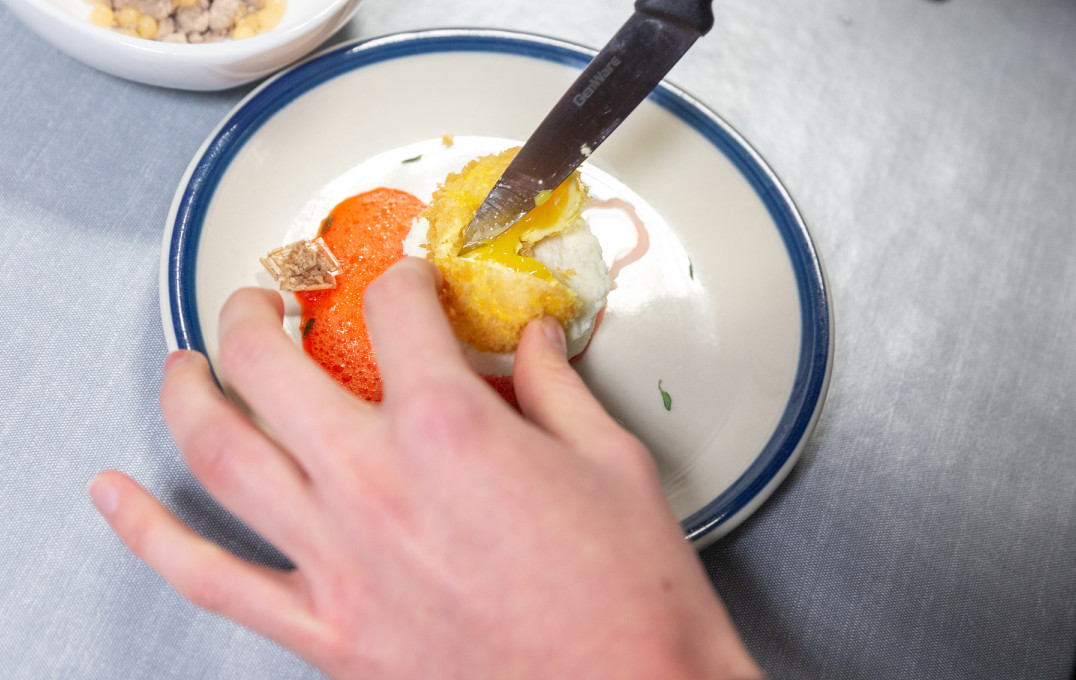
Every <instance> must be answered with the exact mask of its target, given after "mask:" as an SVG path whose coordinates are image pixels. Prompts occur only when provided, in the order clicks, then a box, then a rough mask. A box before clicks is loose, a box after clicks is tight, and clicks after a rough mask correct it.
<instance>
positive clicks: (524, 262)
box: [467, 175, 584, 282]
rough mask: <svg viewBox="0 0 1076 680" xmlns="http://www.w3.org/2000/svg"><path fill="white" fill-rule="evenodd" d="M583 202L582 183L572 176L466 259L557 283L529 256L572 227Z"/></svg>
mask: <svg viewBox="0 0 1076 680" xmlns="http://www.w3.org/2000/svg"><path fill="white" fill-rule="evenodd" d="M543 199H544V200H543ZM583 200H584V196H583V192H582V189H581V188H580V186H579V181H578V179H577V178H576V176H574V175H573V176H572V177H569V178H568V179H566V180H565V181H564V182H562V183H561V185H560V186H559V187H557V188H556V189H554V190H553V191H552V192H548V191H544V192H542V193H540V194H539V195H538V198H537V199H535V203H536V205H535V207H534V208H533V209H532V210H531V211H530V212H528V213H527V214H526V215H524V216H523V217H522V218H521V219H520V220H519V221H518V222H516V223H515V224H513V225H512V226H511V227H509V228H508V229H506V230H505V231H504V232H502V233H501V234H499V235H497V236H496V237H494V238H493V239H492V240H491V241H490V242H489V243H486V244H483V245H480V246H478V247H477V248H475V249H474V250H472V251H471V252H470V253H468V254H467V257H469V258H471V259H474V260H489V261H493V262H497V263H499V264H501V265H503V266H505V267H508V268H509V269H511V270H513V271H517V272H519V273H521V274H529V275H531V276H536V277H538V278H539V279H542V280H544V281H551V282H552V281H555V280H556V278H555V277H554V276H553V272H551V271H549V268H548V267H546V266H545V265H544V264H542V263H541V262H539V261H538V260H536V259H534V258H533V257H530V256H529V253H530V251H531V246H533V245H534V244H535V243H537V242H538V241H540V240H542V239H543V238H545V237H547V236H550V235H552V234H556V233H558V232H562V231H564V230H565V229H568V228H569V227H571V226H572V225H573V224H574V221H575V220H574V217H573V216H574V215H577V214H578V206H579V204H580V203H581V202H582V201H583Z"/></svg>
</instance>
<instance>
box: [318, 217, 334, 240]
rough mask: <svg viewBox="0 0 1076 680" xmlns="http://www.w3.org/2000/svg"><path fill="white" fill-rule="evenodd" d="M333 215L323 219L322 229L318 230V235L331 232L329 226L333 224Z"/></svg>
mask: <svg viewBox="0 0 1076 680" xmlns="http://www.w3.org/2000/svg"><path fill="white" fill-rule="evenodd" d="M333 217H334V216H333V215H329V216H328V217H326V218H325V219H324V220H322V221H321V229H320V230H319V231H318V236H324V235H325V234H328V233H329V227H331V226H333Z"/></svg>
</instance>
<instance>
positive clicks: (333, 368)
mask: <svg viewBox="0 0 1076 680" xmlns="http://www.w3.org/2000/svg"><path fill="white" fill-rule="evenodd" d="M425 208H426V204H425V203H423V202H422V201H420V200H419V199H417V198H415V197H414V196H412V195H411V194H409V193H407V192H406V191H400V190H398V189H387V188H384V187H382V188H379V189H373V190H372V191H367V192H364V193H361V194H358V195H356V196H352V197H351V198H348V199H345V200H343V201H341V202H340V203H339V204H338V205H337V206H336V207H335V208H333V209H332V211H331V212H330V213H329V215H328V216H326V218H325V219H324V220H323V221H322V227H321V229H322V230H323V232H324V233H322V234H321V237H322V238H323V239H324V240H325V245H327V246H328V247H329V250H331V251H332V253H333V255H335V256H336V259H337V260H338V261H339V262H340V268H341V270H342V273H341V274H340V275H339V276H337V277H336V288H333V289H330V290H318V291H309V292H299V293H296V294H295V295H296V297H297V298H298V300H299V304H300V305H301V307H302V319H301V320H300V326H299V327H300V328H303V329H305V328H307V326H308V324H309V328H310V330H309V331H308V332H307V333H306V337H304V338H303V349H304V350H305V351H306V352H307V354H309V355H310V356H311V357H312V358H313V359H314V360H315V361H316V362H317V363H318V364H319V365H320V366H321V367H322V368H323V369H325V371H326V372H327V373H328V374H329V375H331V376H332V377H333V378H334V379H335V380H336V381H337V382H339V383H340V384H341V385H343V386H344V387H346V388H347V389H348V390H349V391H350V392H352V393H353V394H355V395H356V396H358V397H360V398H362V399H365V400H366V401H370V402H380V401H381V398H382V386H381V373H380V371H379V370H378V368H377V359H376V357H375V356H374V350H373V347H372V346H371V345H370V335H369V333H368V332H367V330H366V320H365V317H364V316H363V313H362V300H363V296H364V295H365V294H366V287H367V286H369V285H370V283H371V282H372V281H373V280H374V279H376V278H377V277H378V276H380V275H381V274H382V273H383V272H385V270H387V269H388V268H389V267H391V266H392V265H393V263H395V262H396V261H397V260H399V259H401V258H402V257H403V256H404V252H403V242H404V239H405V238H407V234H408V232H409V231H411V223H412V222H413V221H414V219H415V218H416V217H418V215H419V213H421V212H422V211H423V210H424V209H425ZM326 224H328V228H327V229H325V225H326ZM311 319H313V323H312V324H311V323H310V320H311ZM486 380H487V382H489V383H490V385H491V386H492V387H493V388H494V389H495V390H496V391H497V392H498V393H500V394H501V395H502V396H503V397H504V398H505V400H507V401H508V402H509V403H510V404H513V405H514V404H515V403H516V399H515V393H514V390H513V388H512V379H511V377H494V376H487V377H486Z"/></svg>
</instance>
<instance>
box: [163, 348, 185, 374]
mask: <svg viewBox="0 0 1076 680" xmlns="http://www.w3.org/2000/svg"><path fill="white" fill-rule="evenodd" d="M186 358H187V351H186V350H182V349H177V350H176V351H174V352H172V353H171V354H169V355H168V356H167V357H165V359H164V372H165V374H166V375H167V373H168V371H170V370H172V368H173V367H175V365H176V364H178V363H180V362H181V361H183V360H184V359H186Z"/></svg>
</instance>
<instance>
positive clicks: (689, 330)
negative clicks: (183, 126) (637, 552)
mask: <svg viewBox="0 0 1076 680" xmlns="http://www.w3.org/2000/svg"><path fill="white" fill-rule="evenodd" d="M300 68H302V67H300ZM577 74H578V69H577V68H576V67H575V66H571V65H565V64H562V63H558V62H557V61H554V60H548V59H542V58H534V57H532V56H528V55H518V54H510V53H501V52H489V51H447V52H434V53H415V54H409V55H404V56H399V57H394V58H390V59H386V60H382V61H377V62H375V63H368V64H365V65H363V66H362V67H361V68H356V69H354V70H350V71H346V72H343V73H341V74H339V75H336V76H335V77H333V78H331V79H329V80H327V81H325V82H323V83H321V84H320V85H318V86H317V87H315V88H314V89H312V90H309V91H307V92H305V93H303V94H302V95H301V96H298V97H297V98H295V99H294V100H292V101H290V103H287V104H286V105H284V106H283V107H282V108H279V110H275V109H274V113H273V114H272V116H271V117H270V118H268V120H266V121H265V122H264V124H262V125H261V126H260V127H258V128H257V129H256V130H253V131H252V132H249V133H248V135H247V136H245V140H244V141H243V143H242V145H241V148H239V149H238V151H237V152H236V153H235V155H234V157H232V158H231V160H230V163H229V164H228V165H227V169H226V171H224V172H223V174H222V175H221V176H220V177H219V184H218V185H217V186H216V188H215V190H214V191H213V193H212V198H211V200H210V201H209V203H208V207H207V208H206V210H205V211H204V221H202V223H201V232H200V239H199V242H198V245H197V259H196V265H195V266H196V270H195V277H194V279H195V291H196V306H197V322H198V324H200V326H201V333H202V337H204V338H205V339H206V346H205V349H206V351H207V353H208V355H209V358H210V361H211V362H215V361H216V342H215V338H216V323H217V314H218V310H219V309H220V308H221V305H222V304H223V302H224V300H225V299H226V298H227V297H228V295H229V294H230V293H231V292H232V291H234V290H235V289H237V288H239V287H241V286H247V285H257V284H258V283H264V278H263V277H262V275H261V274H260V265H259V264H258V257H259V256H260V255H262V254H264V253H265V252H267V251H268V250H270V249H271V248H273V247H275V246H278V245H280V244H281V243H282V242H283V240H284V238H285V235H286V234H288V232H289V231H294V230H295V229H297V228H299V229H302V228H303V227H302V224H303V223H304V222H309V221H310V220H311V216H312V215H314V214H317V213H318V212H319V210H318V209H316V208H314V209H312V207H311V206H312V205H313V206H318V205H321V206H322V207H323V208H324V209H325V211H327V210H328V208H331V203H330V202H329V201H328V199H327V198H326V196H325V192H326V187H331V186H334V187H336V189H339V186H340V182H341V178H342V177H346V176H347V175H348V173H349V172H351V171H353V169H354V168H355V167H356V166H357V165H359V164H360V163H362V162H363V161H364V160H365V159H368V158H371V157H373V156H376V155H378V154H382V153H386V152H389V151H391V150H393V149H397V148H399V147H406V146H408V145H413V144H415V143H416V142H419V141H421V140H430V139H437V138H440V137H441V136H442V135H444V134H452V135H458V136H461V137H467V136H476V137H500V138H506V139H525V138H526V136H527V135H528V134H529V133H530V131H531V130H533V129H534V127H535V126H536V125H537V123H538V122H539V120H540V118H541V116H542V115H543V114H544V112H545V111H547V110H548V109H549V108H550V107H551V105H552V103H553V102H554V101H555V100H556V99H557V98H558V97H559V95H560V94H561V93H562V92H563V91H564V90H565V89H566V88H567V87H568V85H569V84H570V83H571V82H572V80H573V79H574V78H575V76H576V75H577ZM489 83H497V84H498V85H497V87H489ZM272 86H273V83H272V82H271V83H269V84H267V85H266V86H264V87H272ZM263 89H264V88H263ZM257 94H258V93H257V92H256V93H254V95H252V98H253V97H255V96H257ZM252 105H253V104H252ZM242 107H243V105H240V109H242ZM225 127H226V126H225ZM222 129H224V128H222ZM218 132H219V131H218ZM211 140H212V138H211ZM207 144H208V142H207ZM197 162H198V158H196V159H195V163H193V164H192V170H193V169H194V166H195V165H196V164H197ZM589 163H591V164H592V165H593V166H594V167H596V168H597V169H599V170H600V171H602V172H604V173H608V175H610V176H612V177H614V178H616V180H619V181H620V182H622V183H623V184H624V185H626V186H627V187H630V189H631V190H632V192H633V194H632V196H630V197H628V198H630V200H632V201H633V203H634V204H635V205H636V207H637V209H638V211H639V214H640V216H641V217H642V218H643V221H644V223H645V224H646V226H647V230H648V232H649V235H650V239H651V244H650V249H649V251H648V252H647V254H646V256H645V257H644V258H643V259H641V260H639V261H638V262H636V263H635V264H632V265H630V266H628V267H626V268H625V269H624V270H623V271H622V272H621V273H620V275H619V276H618V278H617V282H616V289H615V290H614V291H613V292H612V293H611V294H610V295H609V302H608V307H607V310H606V313H605V318H604V322H603V324H602V326H601V327H600V328H599V330H598V332H597V333H596V334H595V337H594V339H593V341H592V344H591V346H590V348H589V349H588V351H587V353H586V354H585V355H584V357H583V358H582V359H581V360H580V361H579V362H578V364H577V367H578V370H579V372H580V374H581V375H582V376H583V377H584V379H585V380H586V382H587V383H588V385H589V386H590V387H591V389H592V390H593V391H594V392H595V394H596V395H597V396H598V397H599V399H600V400H601V401H602V403H603V404H604V405H605V406H606V408H607V409H608V410H609V411H610V412H611V413H612V414H613V415H614V416H615V417H616V418H617V419H618V420H620V421H621V422H622V423H624V424H625V425H626V426H627V427H628V428H629V429H630V430H631V431H633V432H634V433H636V434H637V435H638V436H639V437H641V438H642V440H643V441H644V442H645V443H646V444H647V445H648V446H649V447H650V449H651V451H653V453H654V455H655V457H656V459H657V461H658V465H659V469H660V472H661V476H662V481H663V485H664V487H665V490H666V493H667V496H668V499H669V501H670V503H671V504H672V506H673V508H674V510H675V512H676V513H677V515H678V516H679V517H680V518H681V519H684V518H687V517H689V516H692V515H693V514H696V513H698V512H700V510H702V509H703V508H704V507H705V506H707V504H710V503H711V502H712V501H714V499H715V498H717V497H718V496H719V495H720V494H722V493H723V492H725V491H726V490H727V489H729V487H730V486H731V485H733V483H734V482H736V481H737V480H738V479H741V478H742V477H743V476H744V475H745V473H746V472H747V471H748V470H749V468H750V467H751V466H752V464H753V463H755V462H756V461H757V459H758V457H759V455H760V451H762V450H763V449H764V448H765V447H766V446H767V443H768V442H770V440H771V439H772V438H773V437H774V434H775V429H776V428H777V427H778V425H779V423H780V422H781V421H782V418H783V416H787V414H786V409H787V408H788V405H789V398H790V394H791V393H792V391H793V387H794V382H795V381H796V378H797V368H798V366H799V363H800V360H801V338H802V333H803V328H802V323H801V317H802V315H803V310H802V308H801V304H802V303H801V291H800V290H799V288H798V284H797V279H796V276H795V273H794V271H793V268H792V265H791V261H790V256H789V251H788V249H787V247H786V244H785V242H784V241H783V239H782V237H781V235H780V234H779V233H778V231H777V229H776V228H775V223H774V218H773V217H772V216H771V214H770V212H769V210H768V208H767V205H766V204H765V203H764V201H763V200H762V199H761V198H760V196H759V195H758V193H757V192H756V190H755V188H753V187H752V185H751V183H750V182H749V181H748V180H747V179H746V178H745V177H744V175H743V174H742V173H741V171H740V170H739V169H738V168H737V167H736V165H735V164H734V163H733V162H731V161H730V160H729V158H727V157H726V155H725V154H724V153H723V152H722V151H721V150H719V149H718V148H716V147H715V146H714V145H712V144H710V143H708V142H707V141H706V139H704V138H702V137H700V135H699V133H698V132H697V131H696V130H695V129H694V128H693V127H692V126H691V125H688V124H686V123H685V122H684V121H683V120H682V119H681V118H679V117H677V116H676V115H673V114H672V113H670V111H668V110H666V109H665V108H663V107H662V106H660V105H658V104H657V103H654V102H653V101H647V102H644V103H643V105H642V106H640V108H639V109H638V110H637V111H636V112H635V113H633V114H632V116H631V117H630V118H629V119H628V120H627V121H625V123H624V124H623V125H622V126H621V127H620V128H619V129H618V130H617V131H616V132H615V133H614V134H613V135H612V136H611V137H610V139H609V140H608V141H607V142H606V143H605V144H604V145H603V146H602V147H601V148H600V149H598V151H597V152H596V153H595V154H594V155H593V156H592V157H591V159H590V161H589ZM189 176H190V172H189V173H188V177H189ZM186 182H187V180H186V179H185V180H184V183H185V184H186ZM186 189H187V187H186V186H181V188H180V191H179V193H178V194H177V199H176V206H174V213H177V212H178V213H182V208H183V203H184V200H185V199H184V194H185V190H186ZM420 198H423V199H426V198H428V197H427V196H420ZM321 214H324V213H321ZM176 219H178V218H176V217H175V216H174V217H173V219H171V220H170V223H169V229H170V230H171V229H172V225H173V222H175V221H176ZM170 240H171V235H170V234H166V239H165V250H166V251H168V250H169V248H170V246H169V241H170ZM173 250H174V248H173ZM173 254H174V253H173ZM168 257H169V253H168V252H166V253H164V257H163V258H162V285H166V283H167V282H166V280H165V279H167V277H168V273H167V272H166V271H165V269H167V265H168V263H167V262H166V260H168ZM166 298H167V292H166V291H165V290H164V289H163V288H162V302H163V303H165V304H170V305H173V306H174V301H168V300H167V299H166ZM173 311H174V310H173ZM164 317H165V325H166V329H167V330H168V333H169V336H170V338H172V340H170V341H171V342H179V341H178V340H175V339H174V338H177V337H179V336H182V335H183V333H184V331H183V329H175V328H174V327H173V323H172V320H171V319H172V315H171V314H170V313H169V312H168V311H167V310H166V311H165V312H164ZM827 370H828V366H827ZM659 381H660V382H661V385H662V387H663V388H664V389H665V390H666V391H667V392H668V393H669V394H670V395H671V397H672V408H671V410H666V409H665V407H664V405H663V403H662V398H661V394H660V392H659V390H658V383H659ZM823 392H824V389H823ZM820 406H821V399H819V400H818V402H817V405H815V408H814V410H815V412H814V413H812V414H807V415H808V416H809V418H810V419H811V420H812V421H813V418H814V417H815V416H816V415H817V409H818V408H819V407H820ZM805 436H806V434H805V435H804V437H805ZM797 453H798V445H797ZM794 458H795V457H794V456H792V457H791V458H790V459H789V460H788V461H787V465H786V466H785V468H784V469H783V470H782V471H781V472H780V473H779V474H778V475H777V478H776V479H770V480H763V482H772V483H767V484H765V486H766V487H767V490H766V491H765V493H761V492H759V491H758V490H756V491H754V492H753V493H754V494H755V496H757V498H755V499H749V501H750V502H748V505H749V506H750V507H749V508H746V512H749V511H750V510H752V509H753V508H754V507H755V506H756V505H757V504H758V502H761V500H762V498H763V497H764V496H765V494H768V493H769V490H771V489H772V487H773V486H774V485H775V484H776V482H777V481H779V479H780V477H783V475H784V474H785V473H786V472H787V466H790V465H791V463H792V462H793V461H794ZM744 507H745V506H743V504H741V506H740V509H741V510H744ZM746 512H740V513H739V517H738V518H737V519H735V522H738V521H740V519H742V516H744V515H746ZM731 524H732V522H726V523H725V525H724V526H723V528H721V529H720V530H719V531H718V532H717V533H712V535H711V536H710V538H713V537H714V536H716V535H719V534H720V533H724V531H727V530H728V529H729V528H731Z"/></svg>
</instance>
